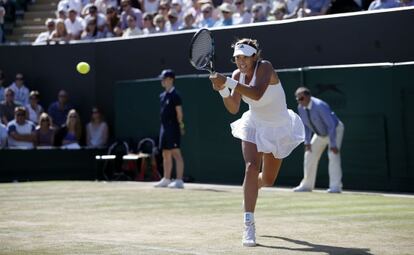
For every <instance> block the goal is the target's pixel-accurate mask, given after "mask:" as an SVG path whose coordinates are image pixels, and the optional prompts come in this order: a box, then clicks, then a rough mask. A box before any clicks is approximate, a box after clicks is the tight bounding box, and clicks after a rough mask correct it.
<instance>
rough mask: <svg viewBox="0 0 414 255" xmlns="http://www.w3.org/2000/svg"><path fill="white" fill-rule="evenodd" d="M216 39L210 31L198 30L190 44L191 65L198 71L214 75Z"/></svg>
mask: <svg viewBox="0 0 414 255" xmlns="http://www.w3.org/2000/svg"><path fill="white" fill-rule="evenodd" d="M214 62H215V60H214V39H213V37H212V36H211V32H210V30H208V29H206V28H202V29H200V30H198V31H197V32H196V33H195V34H194V36H193V38H192V39H191V43H190V63H191V65H193V66H194V68H195V69H197V70H203V71H208V72H210V73H214Z"/></svg>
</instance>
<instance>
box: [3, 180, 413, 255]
mask: <svg viewBox="0 0 414 255" xmlns="http://www.w3.org/2000/svg"><path fill="white" fill-rule="evenodd" d="M241 201H242V190H241V188H240V187H236V186H219V185H202V184H186V188H185V189H184V190H171V189H155V188H153V187H152V186H151V183H139V182H113V183H105V182H69V181H68V182H27V183H7V184H0V254H42V255H45V254H149V255H151V254H287V255H289V254H312V255H314V254H338V255H344V254H363V255H364V254H365V255H366V254H399V255H402V254H413V253H414V196H389V195H384V194H374V193H351V192H345V193H343V194H327V193H325V192H312V193H293V192H291V191H290V190H286V189H276V188H265V189H262V190H261V191H260V195H259V200H258V204H257V208H256V213H255V217H256V231H257V242H258V243H259V246H258V247H255V248H244V247H242V246H241V234H242V210H241Z"/></svg>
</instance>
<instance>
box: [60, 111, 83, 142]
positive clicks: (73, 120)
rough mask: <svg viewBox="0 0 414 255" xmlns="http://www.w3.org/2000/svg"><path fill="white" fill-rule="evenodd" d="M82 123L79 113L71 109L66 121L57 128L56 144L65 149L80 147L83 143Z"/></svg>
mask: <svg viewBox="0 0 414 255" xmlns="http://www.w3.org/2000/svg"><path fill="white" fill-rule="evenodd" d="M82 135H83V133H82V123H81V120H80V118H79V114H78V112H77V111H76V110H75V109H71V110H70V111H69V113H68V116H67V118H66V123H65V124H64V125H63V126H62V127H61V128H59V129H58V130H57V132H56V136H55V145H56V146H61V147H62V148H65V149H79V148H80V146H81V144H82Z"/></svg>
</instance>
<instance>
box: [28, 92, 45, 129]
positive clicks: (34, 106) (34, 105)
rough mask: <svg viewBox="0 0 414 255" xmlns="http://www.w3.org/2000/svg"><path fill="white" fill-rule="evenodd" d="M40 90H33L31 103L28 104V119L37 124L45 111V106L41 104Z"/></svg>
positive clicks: (30, 97)
mask: <svg viewBox="0 0 414 255" xmlns="http://www.w3.org/2000/svg"><path fill="white" fill-rule="evenodd" d="M39 100H40V94H39V91H36V90H33V91H31V92H30V95H29V103H28V104H27V105H26V112H27V115H28V116H27V119H28V120H30V121H31V122H33V124H35V125H37V124H38V123H39V116H40V114H41V113H42V112H43V107H42V106H41V105H40V104H39Z"/></svg>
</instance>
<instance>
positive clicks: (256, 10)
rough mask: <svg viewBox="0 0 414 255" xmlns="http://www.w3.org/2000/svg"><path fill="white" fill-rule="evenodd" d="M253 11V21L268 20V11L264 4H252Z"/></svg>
mask: <svg viewBox="0 0 414 255" xmlns="http://www.w3.org/2000/svg"><path fill="white" fill-rule="evenodd" d="M252 13H253V18H252V22H253V23H256V22H264V21H267V15H266V11H265V10H264V9H263V5H261V4H254V5H253V6H252Z"/></svg>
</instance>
